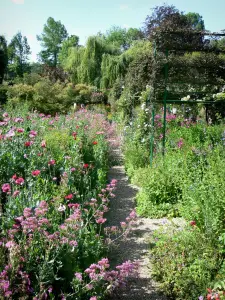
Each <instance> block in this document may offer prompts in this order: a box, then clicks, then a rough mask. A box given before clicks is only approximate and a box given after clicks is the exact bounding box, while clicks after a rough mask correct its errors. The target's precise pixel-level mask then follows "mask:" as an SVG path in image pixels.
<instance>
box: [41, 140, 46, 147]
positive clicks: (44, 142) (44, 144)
mask: <svg viewBox="0 0 225 300" xmlns="http://www.w3.org/2000/svg"><path fill="white" fill-rule="evenodd" d="M41 147H42V148H45V147H46V141H44V140H43V141H42V142H41Z"/></svg>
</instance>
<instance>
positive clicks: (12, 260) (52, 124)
mask: <svg viewBox="0 0 225 300" xmlns="http://www.w3.org/2000/svg"><path fill="white" fill-rule="evenodd" d="M17 113H18V114H17V116H15V113H12V112H8V113H6V112H5V113H4V114H3V115H2V117H1V121H0V151H1V155H0V184H1V194H0V197H1V214H2V218H1V233H0V234H1V236H0V271H1V273H0V296H1V297H3V298H4V299H5V298H9V299H91V300H96V299H98V300H99V299H103V298H104V296H105V295H106V294H108V293H109V292H110V291H112V290H113V289H114V288H115V287H117V286H120V285H123V284H124V281H125V278H126V277H127V276H128V274H131V273H134V272H135V271H136V266H135V265H134V264H132V263H130V262H125V263H123V264H122V265H120V266H117V267H116V269H115V270H111V269H110V264H109V261H108V259H107V258H106V257H105V255H106V251H107V247H108V243H109V242H111V241H112V239H110V240H109V238H108V237H107V236H105V233H104V232H107V231H110V237H111V235H112V230H111V229H109V228H108V229H107V230H105V231H104V230H103V228H102V227H103V224H104V223H105V222H106V220H107V219H106V217H105V213H106V212H107V211H108V209H109V208H108V205H109V202H110V200H109V199H110V198H111V197H113V196H114V195H113V190H114V189H115V185H116V180H113V181H112V182H110V183H109V184H107V181H106V175H107V170H108V141H107V139H108V138H109V136H110V134H111V133H112V132H113V126H111V125H110V124H109V123H108V122H106V121H105V119H104V117H103V116H102V115H100V114H93V113H90V112H87V111H85V110H82V111H79V112H77V113H76V114H75V115H67V116H55V117H51V116H46V115H43V114H39V115H38V114H36V113H32V114H28V113H27V111H26V110H24V111H18V112H17ZM134 218H135V214H134V213H132V214H131V216H130V217H129V218H128V221H127V222H126V223H123V224H122V226H121V228H117V229H116V230H115V229H113V235H114V236H118V235H122V234H123V233H124V232H126V231H127V230H128V229H129V227H130V224H131V223H132V220H133V219H134Z"/></svg>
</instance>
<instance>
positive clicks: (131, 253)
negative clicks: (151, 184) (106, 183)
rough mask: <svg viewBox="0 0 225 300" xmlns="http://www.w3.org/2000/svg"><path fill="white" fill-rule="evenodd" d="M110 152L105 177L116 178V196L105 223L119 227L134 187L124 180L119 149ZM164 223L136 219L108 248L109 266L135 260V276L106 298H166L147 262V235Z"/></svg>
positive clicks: (163, 299) (133, 195) (163, 221)
mask: <svg viewBox="0 0 225 300" xmlns="http://www.w3.org/2000/svg"><path fill="white" fill-rule="evenodd" d="M112 151H113V153H112V154H113V156H114V158H115V161H116V162H117V163H116V165H114V166H113V167H112V168H111V169H110V171H109V175H108V176H109V180H111V179H116V180H118V183H117V188H116V191H115V195H116V196H115V198H112V200H111V204H110V212H109V215H108V222H107V225H106V226H114V225H115V226H119V225H120V222H122V221H124V220H125V219H126V217H127V216H128V215H129V213H130V212H131V211H132V209H133V208H134V207H135V203H134V199H135V195H136V193H137V191H138V189H137V187H135V186H133V185H131V184H130V183H129V181H128V178H127V176H126V174H125V169H124V166H123V165H122V157H121V151H120V150H119V149H114V150H112ZM165 222H167V220H165V219H163V220H162V219H161V220H160V219H147V218H138V219H137V222H136V225H135V226H134V230H132V232H131V233H130V234H129V235H128V237H127V238H126V240H121V241H119V242H118V244H117V245H116V247H114V248H113V249H112V250H111V253H110V254H109V258H110V261H111V264H112V266H113V267H114V266H116V265H118V264H121V263H123V262H125V261H127V260H131V261H134V260H138V261H139V270H138V272H139V276H138V277H137V278H129V280H128V285H127V287H126V288H124V289H123V290H121V289H119V290H118V291H116V292H115V293H114V295H112V296H110V298H109V299H110V300H128V299H129V300H145V299H146V300H147V299H151V300H166V297H165V296H164V295H162V294H161V293H160V292H159V291H158V290H157V284H156V282H155V281H154V280H153V279H152V276H151V265H150V261H149V256H150V254H149V237H150V236H151V235H152V234H153V232H154V230H156V229H158V228H159V227H160V226H163V224H164V223H165Z"/></svg>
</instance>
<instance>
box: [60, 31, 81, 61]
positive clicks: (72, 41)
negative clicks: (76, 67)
mask: <svg viewBox="0 0 225 300" xmlns="http://www.w3.org/2000/svg"><path fill="white" fill-rule="evenodd" d="M78 43H79V37H78V36H76V35H71V36H70V37H68V38H67V39H66V40H64V41H63V43H62V48H61V49H60V51H59V63H60V64H62V65H63V64H64V61H65V60H66V59H67V57H68V56H69V54H70V51H71V48H75V47H77V46H78Z"/></svg>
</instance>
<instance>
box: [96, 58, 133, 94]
mask: <svg viewBox="0 0 225 300" xmlns="http://www.w3.org/2000/svg"><path fill="white" fill-rule="evenodd" d="M128 65H129V60H128V59H127V57H126V56H125V55H120V56H115V55H114V56H113V55H110V54H104V55H103V58H102V64H101V83H100V86H101V88H103V89H107V88H110V87H112V86H113V84H114V83H115V81H116V80H117V79H118V78H121V79H122V78H123V77H124V75H125V73H126V70H127V67H128Z"/></svg>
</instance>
